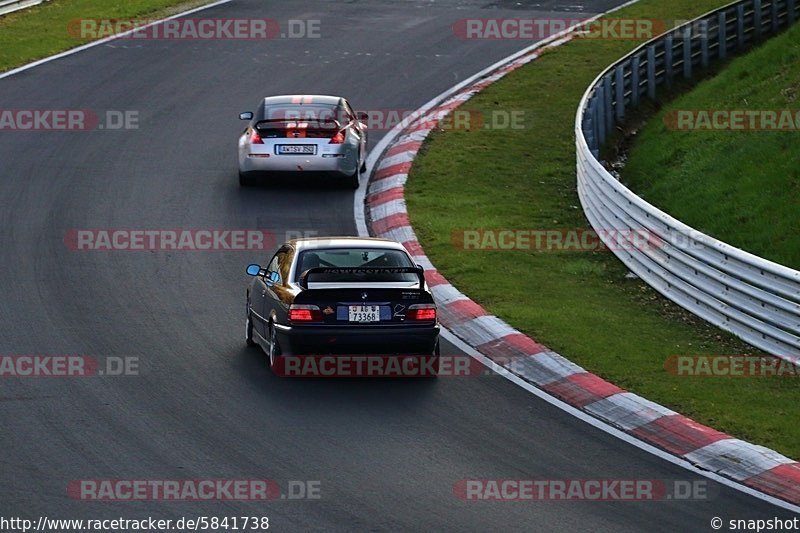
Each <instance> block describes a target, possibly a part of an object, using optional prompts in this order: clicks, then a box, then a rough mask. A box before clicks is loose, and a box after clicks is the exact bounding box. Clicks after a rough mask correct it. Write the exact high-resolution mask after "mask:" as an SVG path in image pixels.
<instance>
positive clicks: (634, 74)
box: [631, 54, 641, 107]
mask: <svg viewBox="0 0 800 533" xmlns="http://www.w3.org/2000/svg"><path fill="white" fill-rule="evenodd" d="M640 62H641V59H639V55H638V54H636V55H635V56H633V57H632V58H631V106H633V107H636V106H637V105H639V63H640Z"/></svg>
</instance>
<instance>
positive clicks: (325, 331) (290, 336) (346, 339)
mask: <svg viewBox="0 0 800 533" xmlns="http://www.w3.org/2000/svg"><path fill="white" fill-rule="evenodd" d="M276 333H277V335H278V343H279V344H280V347H281V352H282V353H283V354H284V355H328V354H330V355H431V354H433V353H434V350H435V349H436V343H437V342H438V339H439V326H438V325H431V326H414V327H398V326H369V327H358V326H355V327H342V326H281V325H276Z"/></svg>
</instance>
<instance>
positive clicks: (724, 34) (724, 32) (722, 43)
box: [717, 11, 728, 59]
mask: <svg viewBox="0 0 800 533" xmlns="http://www.w3.org/2000/svg"><path fill="white" fill-rule="evenodd" d="M727 24H728V18H727V17H726V16H725V12H724V11H720V13H719V17H717V25H718V26H719V31H718V32H717V33H718V36H719V50H718V51H717V54H718V56H719V58H720V59H725V58H726V57H728V28H727Z"/></svg>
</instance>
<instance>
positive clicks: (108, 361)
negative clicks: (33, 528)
mask: <svg viewBox="0 0 800 533" xmlns="http://www.w3.org/2000/svg"><path fill="white" fill-rule="evenodd" d="M139 371H140V365H139V358H138V357H135V356H125V357H118V356H107V357H93V356H89V355H44V354H33V355H0V378H84V377H95V376H110V377H115V376H138V375H139Z"/></svg>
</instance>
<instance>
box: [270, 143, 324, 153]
mask: <svg viewBox="0 0 800 533" xmlns="http://www.w3.org/2000/svg"><path fill="white" fill-rule="evenodd" d="M278 153H279V154H284V155H314V154H315V153H317V147H316V146H315V145H313V144H279V145H278Z"/></svg>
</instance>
